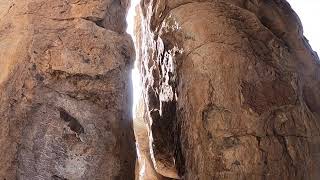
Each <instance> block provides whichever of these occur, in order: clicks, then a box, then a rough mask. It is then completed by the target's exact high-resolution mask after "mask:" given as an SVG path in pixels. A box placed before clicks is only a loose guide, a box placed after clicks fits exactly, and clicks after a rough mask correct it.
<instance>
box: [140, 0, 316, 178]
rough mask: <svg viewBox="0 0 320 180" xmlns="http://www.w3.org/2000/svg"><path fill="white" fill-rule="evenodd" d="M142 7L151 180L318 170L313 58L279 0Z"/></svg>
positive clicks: (163, 0) (162, 1)
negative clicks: (152, 176)
mask: <svg viewBox="0 0 320 180" xmlns="http://www.w3.org/2000/svg"><path fill="white" fill-rule="evenodd" d="M140 12H141V23H140V25H139V26H140V27H139V28H138V30H137V33H138V34H139V35H138V39H137V41H138V47H137V48H138V49H139V59H140V60H139V61H140V71H141V74H142V82H143V87H142V88H143V94H144V106H145V107H144V109H145V116H144V120H145V122H146V124H147V126H148V128H149V129H148V130H149V133H148V135H149V141H150V148H151V149H150V150H151V152H152V154H150V155H151V156H152V158H153V159H152V160H153V165H154V167H151V168H155V171H156V173H157V174H160V175H162V176H163V177H158V178H157V179H161V178H165V177H167V178H168V177H169V178H176V179H179V178H181V179H187V180H189V179H190V180H191V179H277V178H281V179H317V178H319V177H320V173H319V172H318V170H319V168H320V159H319V156H318V154H319V148H318V147H319V142H320V141H319V139H320V132H319V129H318V127H319V123H320V121H319V113H318V110H317V109H319V108H317V107H318V105H319V103H318V100H319V96H318V95H316V93H315V92H316V91H317V90H319V87H320V86H319V85H320V83H319V82H320V78H319V73H318V72H319V68H320V66H319V63H318V60H319V59H318V57H317V56H316V53H314V52H313V51H312V49H311V48H310V46H309V45H308V42H306V40H305V38H304V37H303V34H302V26H301V22H300V20H299V18H298V17H297V15H296V14H295V13H294V11H293V10H292V9H291V7H290V5H289V4H288V3H287V2H286V1H285V0H280V1H278V0H270V1H262V0H261V1H260V0H257V1H250V0H241V1H240V0H224V1H223V0H213V1H209V0H208V1H205V0H204V1H202V0H185V1H184V0H172V1H171V0H170V1H169V0H158V1H156V0H148V1H147V0H144V1H142V3H141V9H140ZM167 113H168V114H167ZM169 126H171V127H169ZM171 136H173V137H171ZM166 143H167V144H166Z"/></svg>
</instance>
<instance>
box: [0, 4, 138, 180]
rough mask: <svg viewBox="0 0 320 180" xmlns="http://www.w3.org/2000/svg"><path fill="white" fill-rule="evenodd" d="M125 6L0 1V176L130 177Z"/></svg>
mask: <svg viewBox="0 0 320 180" xmlns="http://www.w3.org/2000/svg"><path fill="white" fill-rule="evenodd" d="M128 5H129V1H128V0H95V1H88V0H67V1H66V0H1V1H0V116H1V118H0V120H1V127H0V178H1V179H6V180H13V179H30V180H31V179H32V180H37V179H39V180H40V179H134V166H135V159H136V155H135V142H134V134H133V127H132V119H131V106H132V105H131V104H132V102H131V95H130V94H131V80H130V70H131V68H132V64H133V60H134V47H133V43H132V40H131V37H130V36H129V35H128V34H126V33H125V29H126V22H125V16H126V12H127V7H128Z"/></svg>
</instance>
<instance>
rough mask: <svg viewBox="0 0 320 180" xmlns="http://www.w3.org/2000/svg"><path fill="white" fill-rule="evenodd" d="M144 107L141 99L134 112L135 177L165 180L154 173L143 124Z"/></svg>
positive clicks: (139, 179) (146, 131) (145, 124)
mask: <svg viewBox="0 0 320 180" xmlns="http://www.w3.org/2000/svg"><path fill="white" fill-rule="evenodd" d="M144 108H145V106H144V104H143V101H142V99H141V102H140V104H139V105H138V108H137V109H138V111H137V112H136V117H135V118H134V132H135V137H136V143H137V151H138V152H137V154H138V161H137V166H136V171H137V172H136V175H137V178H136V179H137V180H166V179H169V178H166V177H163V176H162V175H160V174H159V173H157V172H156V170H155V168H154V166H153V163H152V159H151V155H150V146H149V140H148V137H149V135H148V126H147V122H145V119H146V118H145V116H146V115H147V114H146V111H145V109H144Z"/></svg>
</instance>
